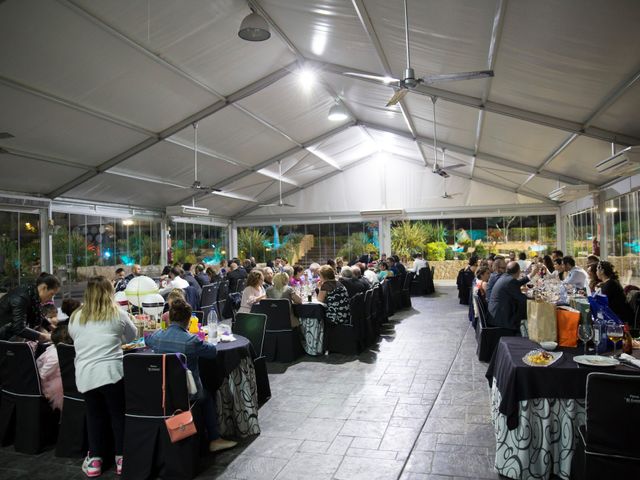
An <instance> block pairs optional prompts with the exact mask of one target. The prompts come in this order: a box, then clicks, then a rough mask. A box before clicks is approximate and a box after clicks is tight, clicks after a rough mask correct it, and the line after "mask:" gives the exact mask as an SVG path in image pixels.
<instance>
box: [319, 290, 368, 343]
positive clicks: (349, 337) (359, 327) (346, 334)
mask: <svg viewBox="0 0 640 480" xmlns="http://www.w3.org/2000/svg"><path fill="white" fill-rule="evenodd" d="M349 310H350V313H351V322H350V323H349V324H346V323H345V324H341V325H333V324H331V323H329V322H327V323H326V327H325V332H326V333H325V334H326V343H325V349H326V350H328V351H329V352H332V353H341V354H343V355H357V354H359V353H360V352H361V351H362V350H363V349H364V348H365V344H366V341H365V339H364V338H363V336H362V333H363V331H364V329H363V323H364V321H365V318H364V317H365V305H364V294H363V293H356V294H355V295H354V296H353V297H351V302H350V306H349Z"/></svg>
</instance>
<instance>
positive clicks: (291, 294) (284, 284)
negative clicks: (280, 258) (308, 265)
mask: <svg viewBox="0 0 640 480" xmlns="http://www.w3.org/2000/svg"><path fill="white" fill-rule="evenodd" d="M267 298H272V299H274V300H278V299H280V298H286V299H287V300H289V303H296V304H300V303H302V299H301V298H300V296H299V295H298V294H297V293H296V292H295V291H294V290H293V288H291V286H290V285H289V275H287V274H286V273H284V272H282V273H276V274H275V275H274V276H273V286H272V287H269V288H268V289H267ZM289 313H290V316H291V326H292V327H294V328H295V327H297V326H298V325H300V322H299V321H298V317H296V316H295V314H294V313H293V309H290V310H289Z"/></svg>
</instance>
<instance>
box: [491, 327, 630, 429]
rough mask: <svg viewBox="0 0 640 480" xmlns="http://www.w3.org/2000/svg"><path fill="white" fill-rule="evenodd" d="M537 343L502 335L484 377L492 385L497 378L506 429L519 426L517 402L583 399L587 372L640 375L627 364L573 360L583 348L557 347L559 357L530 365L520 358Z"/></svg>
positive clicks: (580, 353)
mask: <svg viewBox="0 0 640 480" xmlns="http://www.w3.org/2000/svg"><path fill="white" fill-rule="evenodd" d="M538 348H540V345H539V344H537V343H535V342H532V341H531V340H529V339H528V338H521V337H502V338H501V339H500V343H499V344H498V346H497V348H496V351H495V353H494V355H493V358H492V359H491V363H490V364H489V368H488V369H487V373H486V377H487V380H488V381H489V385H490V386H491V384H492V380H493V378H495V379H496V383H497V388H498V390H499V391H500V395H501V397H502V401H501V402H500V407H499V411H500V413H502V414H503V415H506V417H507V425H508V427H509V429H513V428H516V427H517V426H518V402H520V401H521V400H530V399H533V398H576V399H584V397H585V394H586V383H587V375H588V374H589V373H591V372H595V371H599V372H603V371H606V372H608V373H623V374H627V375H630V374H631V375H633V374H640V370H637V369H633V368H631V367H626V366H623V365H620V366H617V367H613V368H612V367H607V368H602V367H600V368H599V367H594V368H591V367H585V366H581V365H578V364H577V363H575V362H574V361H573V357H575V356H577V355H582V354H583V350H582V348H563V347H560V348H558V350H559V351H562V352H563V355H562V358H560V360H558V361H557V362H555V363H554V364H553V365H551V366H549V367H530V366H528V365H526V364H525V363H524V362H523V361H522V357H524V356H525V355H526V354H527V353H529V352H530V351H531V350H535V349H538Z"/></svg>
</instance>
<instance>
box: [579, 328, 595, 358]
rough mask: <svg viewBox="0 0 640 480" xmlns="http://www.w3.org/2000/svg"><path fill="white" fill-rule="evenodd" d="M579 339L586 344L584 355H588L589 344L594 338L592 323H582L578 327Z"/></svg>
mask: <svg viewBox="0 0 640 480" xmlns="http://www.w3.org/2000/svg"><path fill="white" fill-rule="evenodd" d="M578 338H579V339H580V340H581V341H582V343H583V344H584V355H586V354H587V342H588V341H589V340H591V339H592V338H593V327H592V326H591V324H590V323H581V324H579V325H578Z"/></svg>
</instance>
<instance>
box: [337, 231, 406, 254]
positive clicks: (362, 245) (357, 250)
mask: <svg viewBox="0 0 640 480" xmlns="http://www.w3.org/2000/svg"><path fill="white" fill-rule="evenodd" d="M391 235H392V238H393V233H392V234H391ZM374 251H375V252H376V253H379V252H378V247H376V246H375V245H374V244H372V243H369V236H368V235H367V234H366V233H363V232H358V233H352V234H351V236H350V237H349V238H347V241H346V242H345V243H344V244H343V245H342V247H340V250H338V253H337V256H338V257H343V258H344V259H345V260H347V259H352V258H354V257H357V256H359V255H362V254H363V253H368V252H374ZM398 255H399V254H398Z"/></svg>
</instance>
